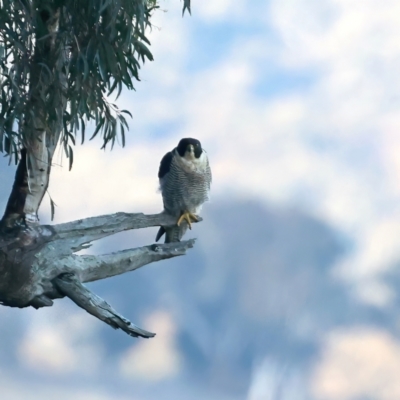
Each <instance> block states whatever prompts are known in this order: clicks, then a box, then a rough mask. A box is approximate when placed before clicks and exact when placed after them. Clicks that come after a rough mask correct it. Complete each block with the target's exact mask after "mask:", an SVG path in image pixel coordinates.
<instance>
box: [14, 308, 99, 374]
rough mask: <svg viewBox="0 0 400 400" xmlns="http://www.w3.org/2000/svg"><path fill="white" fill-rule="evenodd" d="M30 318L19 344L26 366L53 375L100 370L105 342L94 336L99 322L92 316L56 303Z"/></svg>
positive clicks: (21, 357)
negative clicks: (103, 343) (102, 343)
mask: <svg viewBox="0 0 400 400" xmlns="http://www.w3.org/2000/svg"><path fill="white" fill-rule="evenodd" d="M30 317H31V318H30V321H29V325H28V329H27V331H26V333H25V336H24V338H23V339H22V341H21V343H20V344H19V347H18V354H17V355H18V359H19V361H20V363H21V364H22V365H23V366H25V367H27V368H30V369H34V370H36V371H41V372H44V373H46V374H50V375H52V374H56V375H57V374H67V373H76V372H79V373H84V374H94V373H95V372H96V371H97V367H98V366H99V364H100V362H101V358H102V345H101V343H100V341H99V340H98V339H97V338H96V337H95V333H96V321H95V320H94V319H93V317H92V316H89V315H87V314H86V313H84V312H83V311H73V310H71V309H70V307H65V305H64V306H63V305H62V304H60V303H56V304H55V305H54V306H53V307H52V308H51V309H44V310H41V311H40V312H36V313H34V315H33V314H30Z"/></svg>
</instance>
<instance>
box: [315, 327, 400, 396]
mask: <svg viewBox="0 0 400 400" xmlns="http://www.w3.org/2000/svg"><path fill="white" fill-rule="evenodd" d="M399 373H400V343H399V342H398V341H397V340H396V339H395V338H393V337H392V336H391V335H389V334H388V333H386V332H384V331H380V330H376V329H372V328H366V327H358V328H354V329H352V330H341V331H334V332H332V333H331V334H330V335H329V336H328V337H327V340H326V343H325V351H324V353H323V354H322V356H321V359H320V361H319V363H318V364H317V365H316V367H315V370H314V373H313V375H312V379H311V388H312V392H313V395H314V396H315V398H316V399H324V400H356V399H359V398H364V397H368V398H373V399H376V400H397V399H398V398H399V397H400V381H399V379H398V376H399Z"/></svg>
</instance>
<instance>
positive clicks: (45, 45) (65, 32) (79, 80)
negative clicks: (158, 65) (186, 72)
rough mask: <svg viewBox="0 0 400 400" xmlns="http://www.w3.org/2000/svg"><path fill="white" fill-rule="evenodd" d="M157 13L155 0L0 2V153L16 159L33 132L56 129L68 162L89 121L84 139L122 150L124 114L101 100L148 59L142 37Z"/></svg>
mask: <svg viewBox="0 0 400 400" xmlns="http://www.w3.org/2000/svg"><path fill="white" fill-rule="evenodd" d="M157 8H158V5H157V1H156V0H80V1H77V0H58V1H50V0H36V1H35V0H16V1H13V0H11V1H7V0H0V74H1V75H0V107H1V109H0V152H4V153H6V154H7V155H13V154H14V156H15V157H16V159H17V157H18V156H17V154H18V150H19V149H20V148H21V147H29V143H30V140H31V139H35V135H37V131H38V130H40V129H42V130H43V129H46V130H47V131H48V132H50V133H52V132H54V131H55V127H56V126H62V137H61V140H62V143H63V145H64V149H65V151H66V153H67V156H68V157H69V158H70V164H71V162H72V155H73V153H72V145H73V144H75V139H76V136H77V133H78V132H80V141H81V142H82V143H83V142H84V140H85V128H86V125H87V123H88V122H90V121H91V122H94V124H95V126H96V128H95V131H94V134H93V135H92V137H91V138H90V139H92V138H93V137H95V136H97V135H99V136H101V137H102V139H103V148H104V147H106V146H107V145H108V144H110V145H111V147H112V146H113V145H114V143H115V141H116V140H117V138H118V137H120V139H121V143H122V145H124V143H125V132H126V130H127V129H128V124H127V122H126V119H125V116H124V115H125V114H128V115H130V113H129V111H127V110H120V109H119V108H118V107H117V105H116V104H112V103H110V101H109V97H110V96H116V98H118V96H119V95H120V93H121V90H122V88H123V87H126V88H128V89H134V81H139V80H140V79H139V69H140V65H141V64H142V63H144V62H145V61H146V60H150V61H152V60H153V56H152V54H151V52H150V50H149V46H150V42H149V40H148V38H147V37H146V33H147V32H148V31H149V29H151V23H150V19H151V16H152V14H153V12H154V10H155V9H157ZM185 9H187V10H188V11H189V12H190V0H184V8H183V12H184V11H185ZM38 118H39V120H40V121H41V125H40V126H39V127H38V126H37V125H38V124H37V123H34V122H33V121H35V120H36V121H37V120H38ZM57 124H58V125H57ZM32 126H35V128H32ZM71 165H72V164H71Z"/></svg>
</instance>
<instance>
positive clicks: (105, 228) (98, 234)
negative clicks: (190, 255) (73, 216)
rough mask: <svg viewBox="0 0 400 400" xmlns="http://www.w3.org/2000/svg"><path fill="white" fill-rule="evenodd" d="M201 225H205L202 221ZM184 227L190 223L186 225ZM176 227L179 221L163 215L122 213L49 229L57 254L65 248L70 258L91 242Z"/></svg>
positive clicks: (68, 223) (54, 226)
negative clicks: (71, 254)
mask: <svg viewBox="0 0 400 400" xmlns="http://www.w3.org/2000/svg"><path fill="white" fill-rule="evenodd" d="M199 221H202V219H201V218H199ZM184 223H186V222H183V223H182V224H184ZM175 224H176V218H174V217H172V216H170V215H168V214H165V213H163V212H162V213H160V214H150V215H146V214H142V213H137V214H129V213H123V212H121V213H116V214H108V215H100V216H97V217H91V218H85V219H80V220H77V221H72V222H67V223H64V224H58V225H53V226H49V227H48V228H49V229H51V230H52V231H53V232H54V235H53V237H52V238H51V239H49V241H51V242H52V245H51V246H52V247H53V251H54V254H59V253H58V252H59V251H60V250H61V248H63V250H64V252H63V253H62V254H64V255H65V254H68V252H67V253H66V252H65V251H67V249H68V250H69V252H70V250H72V251H73V252H77V251H79V250H81V249H83V248H85V247H87V246H86V245H87V244H88V243H90V242H93V241H95V240H99V239H102V238H104V237H107V236H110V235H114V234H115V233H118V232H122V231H126V230H130V229H141V228H149V227H152V226H173V225H175Z"/></svg>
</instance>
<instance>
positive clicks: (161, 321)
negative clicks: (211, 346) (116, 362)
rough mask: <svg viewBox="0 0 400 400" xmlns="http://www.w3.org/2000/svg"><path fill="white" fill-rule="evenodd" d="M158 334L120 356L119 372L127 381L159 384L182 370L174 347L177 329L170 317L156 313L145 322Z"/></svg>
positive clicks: (179, 355) (160, 312) (166, 314)
mask: <svg viewBox="0 0 400 400" xmlns="http://www.w3.org/2000/svg"><path fill="white" fill-rule="evenodd" d="M145 325H146V326H149V328H150V330H152V331H153V332H157V335H156V336H155V337H154V338H153V339H150V340H147V341H144V340H142V341H140V342H138V343H136V344H134V345H132V347H131V348H130V349H129V350H128V351H127V352H126V353H125V354H124V355H123V356H122V358H121V360H120V371H121V373H122V375H123V376H125V377H127V378H136V379H140V380H146V381H159V380H164V379H168V378H172V377H175V376H176V375H177V374H178V373H179V372H180V370H181V367H182V356H181V354H180V353H179V351H178V348H177V344H176V333H177V331H176V327H175V324H174V321H173V319H172V317H171V315H170V314H168V313H167V312H165V311H156V312H154V313H152V314H151V315H149V316H148V318H147V321H146V323H145Z"/></svg>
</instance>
